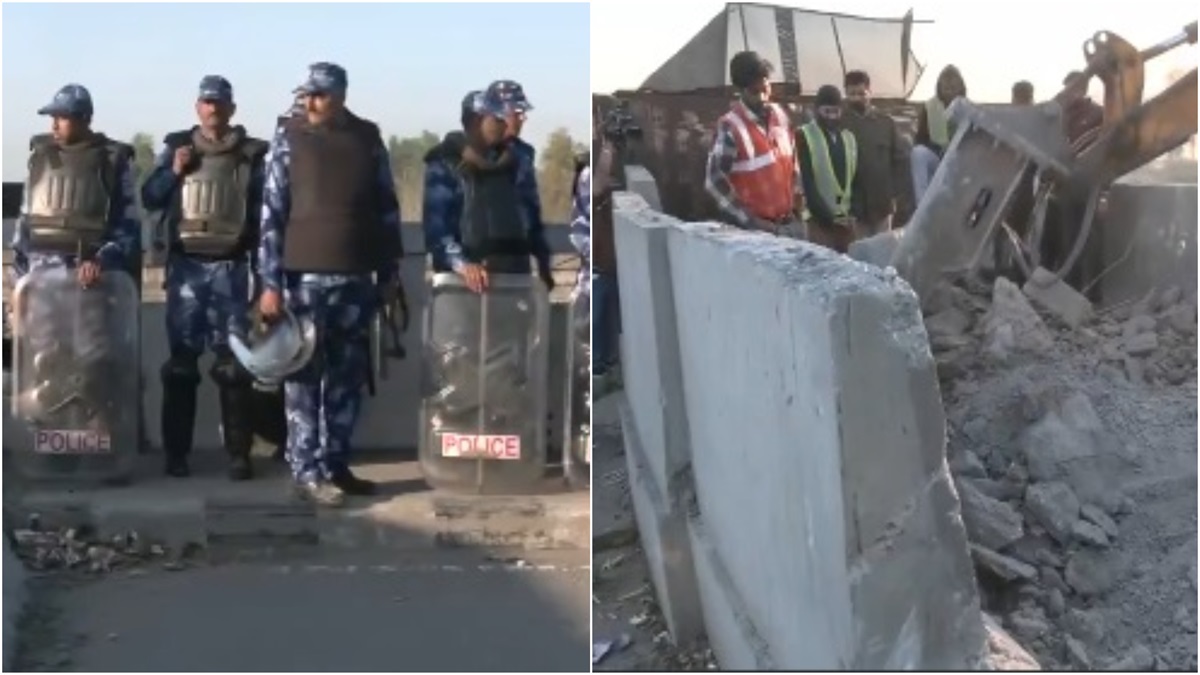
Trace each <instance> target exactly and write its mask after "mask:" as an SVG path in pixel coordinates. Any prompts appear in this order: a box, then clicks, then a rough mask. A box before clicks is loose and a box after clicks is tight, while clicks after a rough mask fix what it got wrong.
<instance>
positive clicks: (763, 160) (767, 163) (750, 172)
mask: <svg viewBox="0 0 1200 675" xmlns="http://www.w3.org/2000/svg"><path fill="white" fill-rule="evenodd" d="M721 119H722V120H723V121H725V123H727V124H728V125H729V127H730V128H731V129H733V137H734V140H735V141H736V142H737V148H738V150H737V160H736V161H734V163H733V170H732V171H730V174H729V182H730V183H731V184H732V185H733V189H734V191H735V192H737V196H738V198H739V199H740V200H741V201H742V203H743V204H745V206H746V209H747V210H749V211H750V213H751V214H752V215H754V216H755V217H758V218H762V219H764V220H769V221H772V222H776V221H779V220H782V219H784V218H789V217H792V208H793V206H794V205H795V194H794V192H795V185H796V142H795V138H794V137H793V135H792V134H793V132H792V128H791V122H790V121H789V120H788V116H787V113H785V112H784V111H783V108H781V107H779V106H778V105H776V104H774V103H768V104H767V130H766V132H764V131H763V129H762V127H761V126H759V123H758V122H757V121H755V119H754V115H753V114H752V113H751V112H750V111H749V110H748V109H747V108H746V106H745V104H743V103H741V102H740V101H739V102H737V103H734V104H733V107H732V108H731V109H730V111H729V112H727V113H725V115H723V116H722V117H721Z"/></svg>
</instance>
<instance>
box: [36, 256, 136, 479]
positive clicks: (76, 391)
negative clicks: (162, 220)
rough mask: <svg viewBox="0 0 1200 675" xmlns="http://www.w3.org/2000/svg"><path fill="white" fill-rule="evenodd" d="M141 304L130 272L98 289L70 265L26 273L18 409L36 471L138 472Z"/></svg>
mask: <svg viewBox="0 0 1200 675" xmlns="http://www.w3.org/2000/svg"><path fill="white" fill-rule="evenodd" d="M138 309H139V298H138V293H137V289H136V287H135V286H134V283H133V280H132V279H130V277H129V275H128V274H126V273H124V272H105V273H103V274H101V276H100V278H99V280H98V281H97V283H96V284H95V285H94V286H93V287H91V288H88V289H84V288H82V287H81V286H80V284H79V282H78V281H77V279H76V273H75V271H74V270H68V269H65V268H61V267H51V268H41V269H35V270H33V271H31V272H30V273H29V274H27V275H26V276H25V277H23V278H22V279H21V280H20V281H19V282H18V283H17V286H16V288H15V289H14V290H13V315H14V317H15V319H16V324H17V325H16V330H15V331H14V332H15V338H14V343H13V369H14V372H13V385H14V387H13V388H14V391H13V396H12V414H13V418H14V420H16V421H17V422H19V423H24V424H25V425H27V430H28V434H29V435H28V442H27V443H24V444H23V445H22V446H20V447H17V448H13V450H14V452H13V460H14V464H15V468H16V469H17V470H18V471H19V472H20V473H22V474H23V475H25V476H26V477H27V478H30V479H32V480H67V481H78V482H85V483H113V482H123V481H125V480H127V479H128V478H129V475H130V472H131V470H132V465H133V460H134V458H135V457H136V455H137V453H138V447H139V441H140V424H139V418H140V407H141V406H140V405H139V401H140V400H141V399H140V396H139V365H140V354H139V349H138Z"/></svg>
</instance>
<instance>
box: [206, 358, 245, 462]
mask: <svg viewBox="0 0 1200 675" xmlns="http://www.w3.org/2000/svg"><path fill="white" fill-rule="evenodd" d="M211 374H212V377H213V380H214V381H215V382H216V383H217V392H218V394H219V396H220V400H221V428H222V429H223V430H224V433H225V438H223V439H222V441H223V443H224V445H225V451H226V452H228V453H229V479H230V480H235V481H243V480H250V479H251V478H253V477H254V465H253V464H252V463H251V461H250V449H251V448H252V447H253V446H254V417H255V415H254V388H253V381H252V380H251V378H250V374H249V373H247V372H246V371H245V370H244V369H243V368H242V366H241V364H239V363H238V362H237V360H236V359H234V357H233V355H232V354H229V353H223V352H222V351H218V352H217V359H216V362H215V363H213V368H212V373H211Z"/></svg>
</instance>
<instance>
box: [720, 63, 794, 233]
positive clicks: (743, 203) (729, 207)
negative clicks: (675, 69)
mask: <svg viewBox="0 0 1200 675" xmlns="http://www.w3.org/2000/svg"><path fill="white" fill-rule="evenodd" d="M771 72H772V66H771V64H770V62H769V61H767V60H766V59H764V58H762V57H760V56H759V55H758V54H757V53H755V52H740V53H738V54H735V55H734V57H733V58H732V59H731V60H730V61H729V80H730V82H732V83H733V86H734V87H736V88H737V90H738V100H737V101H735V102H734V103H733V104H732V106H731V107H730V110H729V112H727V113H725V114H724V115H722V116H721V118H720V119H718V120H717V130H716V134H715V136H714V139H713V146H712V150H711V151H710V152H709V155H708V164H707V169H706V172H705V183H704V185H705V188H706V189H707V190H708V193H709V194H710V195H712V197H713V199H714V200H716V202H717V206H718V207H720V209H721V211H723V212H724V213H725V214H726V215H727V216H728V217H729V218H730V219H731V220H732V224H734V225H736V226H738V227H741V228H744V229H749V230H760V231H764V232H771V233H775V234H783V235H788V236H794V237H799V238H804V236H805V235H804V231H803V224H802V223H799V222H798V221H797V219H796V214H795V207H796V203H797V199H796V196H797V192H798V189H799V184H798V182H797V166H796V153H795V139H794V136H793V132H792V125H791V121H790V119H789V118H788V115H787V112H786V111H784V109H783V108H782V107H781V106H779V105H777V104H775V103H772V102H771V101H770V97H771V83H770V77H771Z"/></svg>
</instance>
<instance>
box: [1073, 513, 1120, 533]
mask: <svg viewBox="0 0 1200 675" xmlns="http://www.w3.org/2000/svg"><path fill="white" fill-rule="evenodd" d="M1079 515H1081V516H1083V519H1084V520H1086V521H1088V522H1089V523H1093V524H1095V525H1096V526H1098V527H1099V528H1100V529H1101V530H1104V534H1106V535H1108V538H1109V539H1116V538H1117V534H1118V533H1119V532H1120V528H1119V527H1118V526H1117V521H1115V520H1113V519H1112V517H1110V516H1109V515H1108V514H1107V513H1105V512H1104V509H1102V508H1100V507H1099V506H1096V505H1095V504H1084V505H1083V506H1082V507H1081V508H1080V509H1079Z"/></svg>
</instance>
